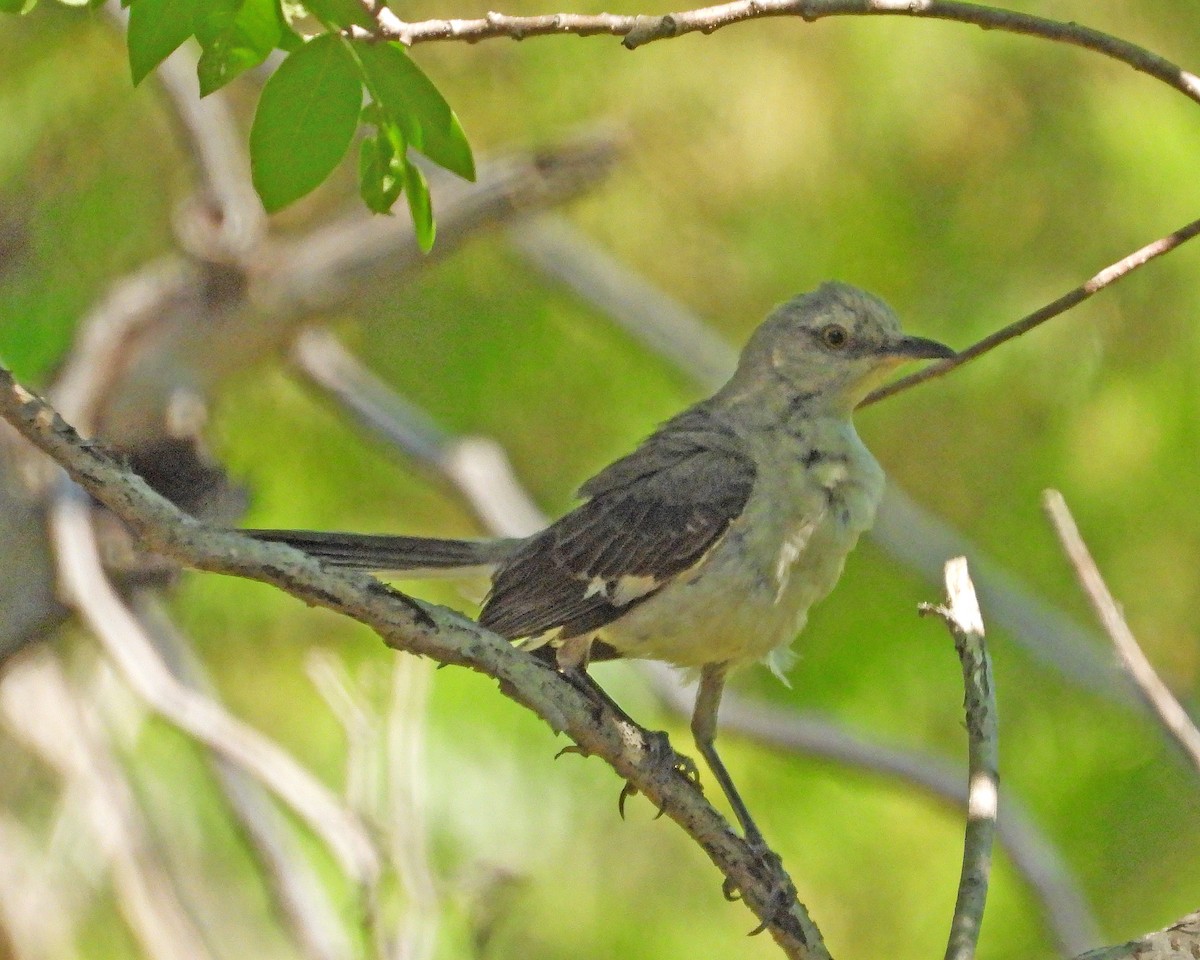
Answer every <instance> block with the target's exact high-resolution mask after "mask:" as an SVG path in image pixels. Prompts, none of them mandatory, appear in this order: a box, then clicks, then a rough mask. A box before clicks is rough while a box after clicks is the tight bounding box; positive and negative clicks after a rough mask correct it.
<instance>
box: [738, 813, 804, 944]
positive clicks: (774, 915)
mask: <svg viewBox="0 0 1200 960" xmlns="http://www.w3.org/2000/svg"><path fill="white" fill-rule="evenodd" d="M746 845H747V846H749V848H750V852H751V853H753V854H754V857H755V859H756V860H757V861H758V867H759V869H760V871H761V873H760V877H761V879H762V880H763V881H764V882H765V883H767V884H768V886H769V891H768V894H767V902H766V905H765V908H764V909H763V911H762V913H761V914H760V916H761V917H762V922H761V923H760V924H759V925H758V926H757V927H755V928H754V929H753V930H751V931H750V932H749V933H748V934H747V936H751V937H755V936H758V934H760V933H762V932H763V931H764V930H766V929H767V927H769V926H770V925H771V924H772V923H773V922H775V920H777V919H778V918H779V917H781V916H783V914H785V913H787V912H788V910H790V909H791V906H792V904H793V903H794V902H795V900H796V887H795V885H794V884H793V883H792V880H791V877H789V876H788V875H787V874H786V873H785V872H784V869H783V860H782V858H781V857H780V856H779V854H777V853H776V852H775V851H774V850H772V849H771V848H770V847H768V846H767V844H766V842H765V841H764V840H763V838H762V834H760V833H758V832H757V831H755V832H754V834H753V835H751V836H748V837H747V838H746ZM721 893H722V894H723V895H724V897H725V899H726V900H729V901H731V902H732V901H734V900H741V899H742V891H741V889H740V888H739V887H738V885H737V883H736V882H734V880H733V878H732V877H726V878H725V880H724V881H723V882H722V883H721Z"/></svg>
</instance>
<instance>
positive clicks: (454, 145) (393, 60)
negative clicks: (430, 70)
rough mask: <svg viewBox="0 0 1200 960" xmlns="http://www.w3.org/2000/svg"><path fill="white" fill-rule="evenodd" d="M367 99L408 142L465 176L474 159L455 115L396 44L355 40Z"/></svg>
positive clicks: (472, 172)
mask: <svg viewBox="0 0 1200 960" xmlns="http://www.w3.org/2000/svg"><path fill="white" fill-rule="evenodd" d="M354 52H355V54H356V55H357V56H358V60H359V63H361V64H362V67H363V73H364V75H365V77H366V83H367V89H368V90H369V91H370V93H371V97H372V99H374V100H375V102H376V103H377V104H378V105H379V106H380V108H382V109H383V110H384V111H385V112H386V113H387V114H388V115H389V116H391V117H392V118H393V120H394V121H395V122H396V123H397V124H398V125H399V127H400V129H401V131H403V133H404V139H405V141H407V143H408V145H409V146H411V147H413V148H414V149H416V150H420V151H421V153H423V154H425V156H427V157H428V158H429V159H430V160H432V161H433V162H434V163H437V164H439V165H441V166H443V167H445V168H446V169H447V170H451V171H453V172H454V173H457V174H458V175H459V176H460V177H463V178H465V179H467V180H474V179H475V159H474V157H472V156H471V145H470V144H469V143H467V137H466V134H464V133H463V129H462V125H461V124H460V123H459V122H458V117H456V116H455V115H454V111H453V110H451V109H450V105H449V104H448V103H446V100H445V98H444V97H443V96H442V95H441V93H439V92H438V88H437V87H435V86H434V85H433V82H432V81H431V80H430V79H429V78H428V77H427V76H425V74H424V73H422V72H421V68H420V67H418V66H417V65H416V64H415V63H413V62H412V60H410V59H409V57H408V54H406V53H405V52H404V48H403V47H401V46H400V45H399V44H397V43H366V42H364V41H356V42H355V43H354Z"/></svg>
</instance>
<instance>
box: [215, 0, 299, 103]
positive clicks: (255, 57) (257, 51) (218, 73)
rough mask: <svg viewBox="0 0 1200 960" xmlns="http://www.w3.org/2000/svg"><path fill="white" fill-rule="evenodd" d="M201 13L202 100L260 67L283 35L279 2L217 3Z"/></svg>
mask: <svg viewBox="0 0 1200 960" xmlns="http://www.w3.org/2000/svg"><path fill="white" fill-rule="evenodd" d="M199 12H200V16H198V17H197V21H196V25H195V26H196V39H197V40H199V41H200V46H201V47H202V48H203V52H202V53H201V54H200V62H199V64H198V66H197V73H198V74H199V76H200V95H201V96H202V97H203V96H207V95H208V94H210V93H212V92H213V91H214V90H219V89H220V88H221V87H223V86H225V84H227V83H228V82H229V81H230V80H232V79H233V78H234V77H236V76H237V75H238V74H240V73H243V72H245V71H246V70H249V69H251V68H252V67H257V66H258V65H259V64H260V63H262V62H263V61H264V60H265V59H266V58H267V55H268V54H269V53H270V52H271V51H272V50H274V49H275V46H276V44H278V43H279V42H280V39H281V38H282V35H283V29H284V23H283V17H282V15H281V13H280V11H279V6H278V4H277V3H276V2H275V0H217V2H209V3H206V4H204V5H203V7H202V8H201V11H199Z"/></svg>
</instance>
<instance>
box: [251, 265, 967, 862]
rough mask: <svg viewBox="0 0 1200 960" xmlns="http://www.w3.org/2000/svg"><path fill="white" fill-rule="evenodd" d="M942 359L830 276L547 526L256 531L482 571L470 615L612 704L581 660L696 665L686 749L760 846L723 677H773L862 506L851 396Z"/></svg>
mask: <svg viewBox="0 0 1200 960" xmlns="http://www.w3.org/2000/svg"><path fill="white" fill-rule="evenodd" d="M952 356H954V351H952V350H951V349H950V348H949V347H946V346H943V345H942V344H940V343H937V342H935V341H933V340H925V339H922V338H920V337H910V336H906V335H905V334H904V333H902V332H901V330H900V323H899V321H898V320H897V319H896V315H895V314H894V313H893V312H892V311H891V309H890V308H889V307H888V306H887V305H886V304H885V303H883V302H882V301H881V300H879V299H877V298H876V297H873V296H872V295H870V294H869V293H866V292H864V291H862V290H859V289H857V288H855V287H852V286H848V285H846V284H842V283H826V284H824V285H822V286H821V287H820V288H818V289H817V290H816V291H814V292H812V293H807V294H803V295H801V296H797V297H795V298H793V299H791V300H789V301H787V302H786V303H784V304H782V305H781V306H780V307H778V308H776V309H775V310H774V311H773V312H772V313H771V314H770V315H769V316H768V317H767V318H766V320H765V321H764V322H763V323H762V325H761V326H760V327H759V328H758V329H757V330H756V331H755V332H754V334H753V335H752V336H751V338H750V340H749V342H748V343H747V344H746V347H745V349H744V350H743V351H742V354H741V358H740V360H739V362H738V366H737V370H736V372H735V373H734V374H733V376H732V377H731V378H730V380H729V382H728V383H726V384H725V385H724V386H723V387H721V389H720V390H718V391H717V392H716V393H715V394H713V396H711V397H709V398H708V399H706V400H701V401H700V402H699V403H697V404H695V405H694V406H691V407H689V408H688V409H686V410H684V411H683V412H682V413H680V414H678V415H677V416H675V417H673V418H672V419H670V420H668V421H667V422H666V423H664V424H663V425H662V426H661V427H659V428H658V430H656V431H655V432H654V433H652V434H651V435H650V436H649V437H648V438H647V439H646V440H644V441H643V442H642V444H641V445H640V446H639V447H638V448H637V449H636V450H634V451H633V452H632V453H630V454H629V455H628V456H625V457H622V458H621V459H619V460H617V461H616V462H614V463H612V464H610V465H609V466H608V467H605V468H604V469H603V470H601V471H600V472H599V473H598V474H596V476H594V477H592V479H591V480H589V481H587V483H585V484H584V485H583V486H582V487H581V488H580V491H579V495H580V497H581V498H582V499H583V503H582V504H580V505H579V506H578V507H576V508H575V509H574V510H572V511H571V512H570V513H568V514H566V515H565V516H564V517H562V518H561V519H559V520H557V521H556V522H554V523H553V524H551V525H550V526H549V527H547V528H546V529H545V530H542V531H541V532H540V533H536V534H534V535H532V536H529V537H525V538H519V539H492V540H442V539H435V538H426V537H407V536H372V535H366V534H350V533H324V532H315V531H303V530H267V531H249V532H250V533H251V534H252V535H253V536H255V537H257V538H259V539H263V540H272V541H278V542H284V543H288V544H291V545H293V546H296V547H299V548H300V549H302V550H305V551H306V552H308V553H310V554H313V555H314V556H316V557H318V558H320V559H322V560H324V561H325V562H327V563H329V564H331V565H334V566H339V567H349V568H353V569H357V570H371V571H390V572H396V573H404V574H406V575H409V576H413V575H420V574H425V575H429V574H431V573H432V574H435V575H446V574H449V575H457V574H461V573H463V572H464V571H466V570H469V569H474V570H483V571H486V572H489V573H490V574H491V578H492V586H491V591H490V593H489V594H488V596H487V600H486V601H485V602H484V605H483V610H482V611H481V613H480V615H479V623H480V624H481V625H483V626H485V627H487V628H488V629H490V630H493V631H495V632H496V633H498V634H500V635H501V636H503V637H507V638H509V639H510V640H520V641H523V643H524V645H526V646H527V647H529V648H531V649H534V650H535V651H536V652H537V653H538V655H539V656H541V657H542V658H543V659H548V660H551V661H552V662H554V663H555V664H556V665H557V667H558V669H559V670H561V671H563V672H564V673H567V674H568V675H569V676H572V677H574V678H575V680H576V681H577V682H581V683H582V684H583V686H584V687H585V689H587V690H589V691H590V692H592V693H594V694H595V695H597V696H599V697H601V698H602V699H604V701H605V702H606V703H608V704H610V705H612V702H611V701H610V700H608V699H607V697H606V696H605V695H604V694H603V691H600V690H599V688H598V687H596V686H595V684H594V682H592V681H591V680H590V678H588V677H587V674H586V673H585V672H584V671H585V670H586V667H587V665H588V663H589V662H590V661H593V660H607V659H613V658H618V657H635V658H645V659H653V660H663V661H666V662H667V663H670V664H674V665H676V666H679V667H684V668H688V669H691V670H698V671H699V678H700V685H699V692H698V694H697V697H696V706H695V710H694V712H693V714H692V721H691V727H692V734H693V736H694V737H695V741H696V746H697V747H698V748H699V750H700V753H701V754H703V756H704V758H705V760H706V761H707V763H708V765H709V767H710V769H711V770H712V772H713V774H714V775H715V776H716V778H717V780H718V781H719V782H720V784H721V788H722V790H723V791H724V792H725V795H726V797H727V798H728V800H729V803H730V805H731V806H732V808H733V811H734V813H735V815H736V816H737V818H738V820H739V822H740V823H741V826H742V829H743V831H744V833H745V836H746V839H747V840H748V841H750V842H751V843H753V844H755V845H757V846H760V847H762V846H764V845H763V842H762V836H761V834H760V833H759V831H758V829H757V827H756V826H755V825H754V821H753V820H752V819H751V817H750V814H749V812H748V811H747V809H746V806H745V804H744V803H743V802H742V800H741V798H740V797H739V795H738V792H737V790H736V788H735V787H734V785H733V781H732V780H731V779H730V777H729V774H728V772H727V771H726V770H725V766H724V764H723V763H722V762H721V759H720V757H719V756H718V754H717V752H716V749H715V745H714V743H715V737H716V724H717V708H718V705H719V703H720V699H721V692H722V689H723V688H724V684H725V679H726V676H727V675H728V674H729V671H730V670H731V669H732V668H734V667H737V666H739V665H741V664H745V663H752V662H754V661H765V662H766V663H768V665H770V666H771V667H772V669H774V670H775V671H776V672H777V673H780V674H782V671H783V670H784V669H785V668H786V666H787V665H788V663H789V661H790V658H791V657H790V654H789V651H788V648H789V646H790V645H791V643H792V641H793V639H794V638H795V637H796V634H797V633H798V632H799V631H800V630H801V629H802V628H803V627H804V624H805V621H806V619H807V616H808V609H809V607H810V606H812V604H813V603H815V602H816V601H818V600H820V599H821V598H822V597H824V596H825V595H826V594H827V593H829V591H830V590H831V589H832V588H833V585H834V583H835V582H836V581H837V579H838V577H839V576H840V575H841V572H842V567H843V564H844V563H845V559H846V555H847V554H848V553H849V552H850V550H851V548H853V546H854V544H855V542H856V541H857V540H858V537H859V535H860V534H861V533H862V532H863V531H865V530H866V529H867V528H868V527H870V525H871V523H872V521H873V520H874V516H875V509H876V506H877V505H878V503H879V498H880V496H881V494H882V492H883V483H884V478H883V471H882V470H881V469H880V467H879V464H878V463H876V461H875V459H874V457H872V456H871V454H870V453H869V452H868V451H867V448H866V447H865V446H863V444H862V441H861V440H859V438H858V434H857V433H855V431H854V426H853V424H852V423H851V419H850V417H851V414H852V413H853V411H854V408H855V406H856V405H857V404H858V403H859V401H861V400H862V399H863V398H864V397H865V396H866V395H867V394H868V393H869V392H870V391H871V390H872V389H873V388H874V387H876V386H877V385H879V383H881V382H882V380H883V379H884V378H885V377H886V376H887V374H888V373H889V372H890V371H892V370H893V369H894V368H895V367H897V366H898V365H899V364H901V363H903V362H904V361H907V360H925V359H939V358H944V357H952ZM613 706H615V705H613ZM617 709H618V711H619V708H617ZM621 715H622V716H624V714H621ZM670 757H671V761H672V762H673V763H674V764H676V765H677V766H680V767H681V768H683V769H689V767H688V764H689V761H686V760H683V759H682V758H679V757H676V756H675V755H674V753H671V754H670ZM690 771H691V772H694V767H691V768H690Z"/></svg>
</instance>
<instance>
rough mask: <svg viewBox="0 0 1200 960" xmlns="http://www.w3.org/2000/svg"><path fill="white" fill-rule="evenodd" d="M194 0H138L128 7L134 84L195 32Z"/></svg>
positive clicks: (129, 41)
mask: <svg viewBox="0 0 1200 960" xmlns="http://www.w3.org/2000/svg"><path fill="white" fill-rule="evenodd" d="M194 14H195V0H135V2H134V3H132V4H130V7H129V29H128V31H127V42H128V44H129V70H130V72H131V73H132V74H133V83H134V86H137V84H139V83H141V82H142V80H144V79H145V78H146V75H147V74H148V73H150V71H151V70H153V69H154V68H155V67H157V66H158V65H159V64H160V63H162V62H163V61H164V60H165V59H167V57H169V56H170V55H171V54H172V53H174V52H175V48H176V47H178V46H179V45H180V44H181V43H183V41H184V40H186V39H187V38H188V37H190V36H191V35H192V19H193V17H194Z"/></svg>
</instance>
